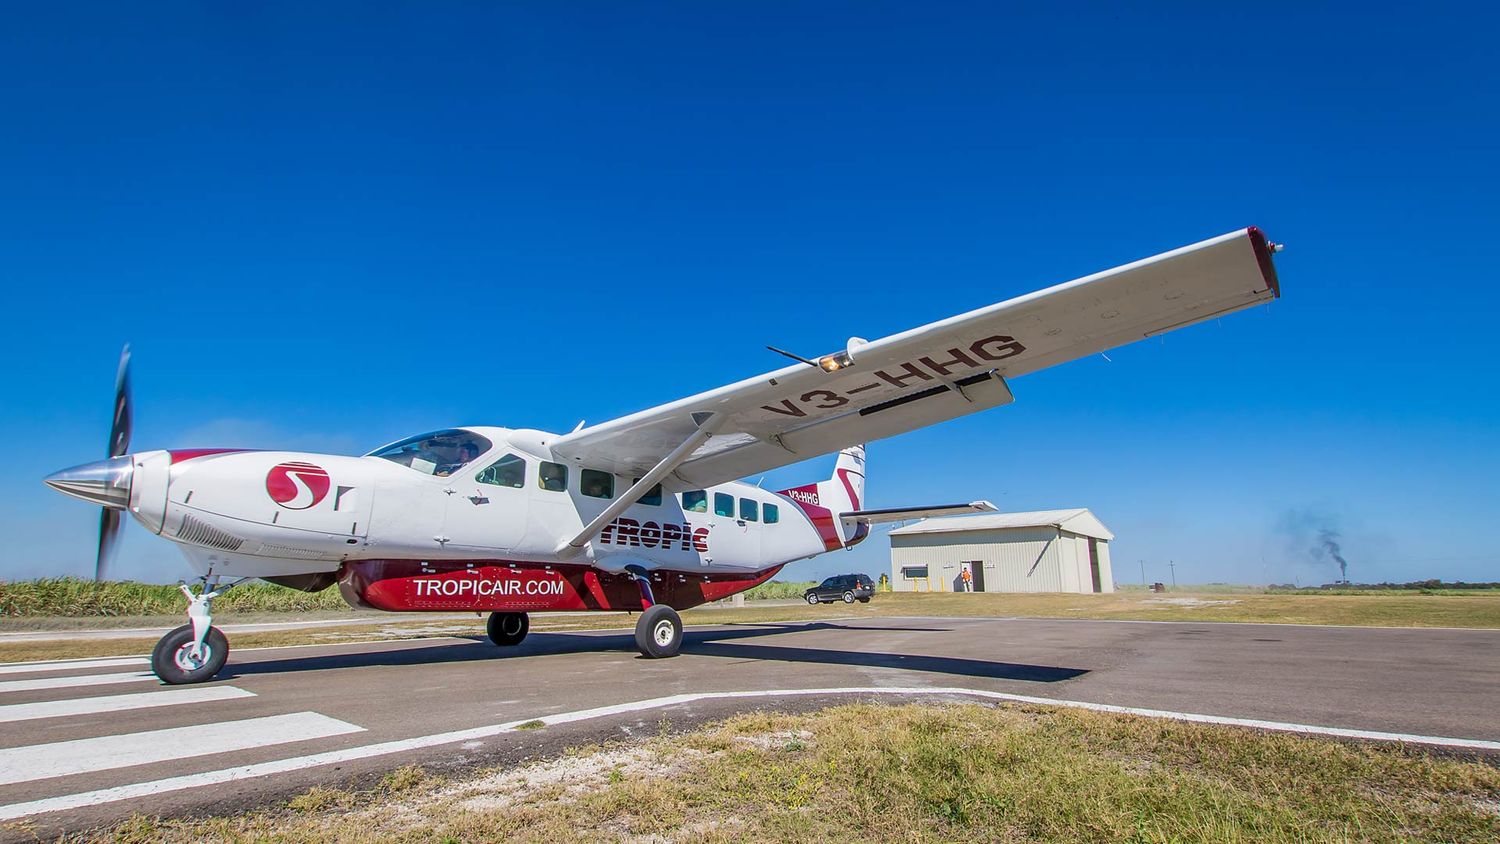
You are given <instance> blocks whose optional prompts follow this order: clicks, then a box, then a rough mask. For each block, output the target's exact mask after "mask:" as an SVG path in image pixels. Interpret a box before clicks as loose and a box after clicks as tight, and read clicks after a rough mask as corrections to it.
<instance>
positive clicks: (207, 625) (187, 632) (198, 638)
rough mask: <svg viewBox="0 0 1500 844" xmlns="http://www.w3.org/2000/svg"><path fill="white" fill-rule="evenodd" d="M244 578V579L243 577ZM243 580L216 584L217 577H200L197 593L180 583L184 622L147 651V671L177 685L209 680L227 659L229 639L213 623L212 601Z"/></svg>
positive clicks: (170, 683) (165, 681)
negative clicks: (185, 606) (185, 613)
mask: <svg viewBox="0 0 1500 844" xmlns="http://www.w3.org/2000/svg"><path fill="white" fill-rule="evenodd" d="M246 579H248V578H246ZM244 582H245V580H243V579H242V580H236V581H235V582H233V583H230V584H229V585H227V586H223V587H221V586H219V585H218V578H213V579H212V586H210V578H209V577H204V578H203V580H202V581H201V585H200V586H199V587H198V594H197V595H194V594H193V590H192V589H191V588H190V587H189V586H188V585H187V584H185V583H184V584H182V585H181V586H180V587H179V588H181V589H182V594H184V595H186V596H187V599H188V622H189V623H187V624H184V625H182V626H181V627H178V628H176V629H174V630H173V631H172V632H170V633H168V634H167V635H165V636H163V637H161V640H160V641H158V642H157V643H156V648H155V649H154V650H152V651H151V670H152V671H153V672H155V674H156V676H157V677H159V678H160V679H161V681H162V682H163V683H167V684H169V685H173V686H176V685H181V684H183V683H201V682H203V681H204V680H208V679H211V678H212V677H213V676H214V675H215V674H218V673H219V669H221V668H223V667H224V660H226V659H228V658H229V640H228V639H226V638H224V633H223V631H221V630H219V629H218V628H216V627H214V626H213V601H214V599H215V598H217V597H219V596H220V595H222V594H224V593H225V592H228V591H229V590H230V589H232V588H234V587H235V586H238V585H240V584H241V583H244Z"/></svg>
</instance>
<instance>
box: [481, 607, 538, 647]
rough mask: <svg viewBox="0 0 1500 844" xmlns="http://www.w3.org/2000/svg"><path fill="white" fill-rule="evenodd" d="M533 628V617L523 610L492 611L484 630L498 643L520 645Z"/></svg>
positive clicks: (491, 639) (492, 640)
mask: <svg viewBox="0 0 1500 844" xmlns="http://www.w3.org/2000/svg"><path fill="white" fill-rule="evenodd" d="M530 629H531V618H530V617H529V616H527V615H526V613H523V612H492V613H490V620H489V621H487V622H485V625H484V632H486V633H488V634H489V635H490V641H491V642H494V643H495V644H497V645H502V646H509V645H519V644H521V640H522V639H525V638H526V633H527V631H529V630H530Z"/></svg>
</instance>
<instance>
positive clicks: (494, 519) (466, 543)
mask: <svg viewBox="0 0 1500 844" xmlns="http://www.w3.org/2000/svg"><path fill="white" fill-rule="evenodd" d="M534 462H535V461H528V460H527V459H526V458H524V457H522V456H521V455H519V454H515V453H502V454H500V455H499V456H497V457H491V458H489V459H488V460H487V461H486V462H485V463H482V464H476V465H478V466H480V467H481V468H479V469H478V470H477V471H475V470H474V467H470V469H469V470H466V471H464V472H463V473H461V474H459V475H457V476H455V477H454V479H453V482H452V483H451V484H450V485H449V487H448V493H449V494H448V518H447V522H446V524H445V527H444V532H445V533H446V534H447V536H448V549H449V550H450V551H452V550H473V551H475V552H478V553H480V554H481V555H484V554H490V555H492V554H493V553H494V552H496V551H513V550H515V549H516V548H517V547H519V546H520V544H521V538H522V536H523V535H524V534H525V531H526V522H527V519H528V517H529V515H530V512H529V510H530V496H529V495H528V490H527V489H526V479H527V477H528V476H529V475H530V474H531V473H532V472H534V471H535V470H534V469H532V468H531V467H530V466H529V465H528V464H530V463H534ZM528 470H530V471H528Z"/></svg>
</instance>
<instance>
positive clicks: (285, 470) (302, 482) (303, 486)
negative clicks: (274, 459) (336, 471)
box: [266, 463, 330, 510]
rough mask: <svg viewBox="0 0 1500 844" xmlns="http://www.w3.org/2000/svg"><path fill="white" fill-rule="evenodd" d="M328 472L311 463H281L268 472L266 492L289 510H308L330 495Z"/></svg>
mask: <svg viewBox="0 0 1500 844" xmlns="http://www.w3.org/2000/svg"><path fill="white" fill-rule="evenodd" d="M329 485H330V484H329V480H328V472H327V471H326V470H325V469H323V467H321V466H314V465H313V464H311V463H280V464H277V465H275V466H272V467H271V471H270V472H267V473H266V494H267V495H269V496H271V500H272V501H275V502H276V503H277V504H280V505H281V506H283V507H285V508H287V509H288V510H306V509H307V508H309V507H311V506H313V505H314V504H317V503H318V502H319V501H322V500H323V499H324V498H326V497H327V496H328V487H329Z"/></svg>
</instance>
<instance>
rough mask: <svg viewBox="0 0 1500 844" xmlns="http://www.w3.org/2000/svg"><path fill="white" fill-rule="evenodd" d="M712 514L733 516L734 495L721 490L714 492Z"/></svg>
mask: <svg viewBox="0 0 1500 844" xmlns="http://www.w3.org/2000/svg"><path fill="white" fill-rule="evenodd" d="M714 515H715V516H728V517H730V518H731V519H732V518H734V496H732V495H725V494H724V493H722V492H716V493H714Z"/></svg>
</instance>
